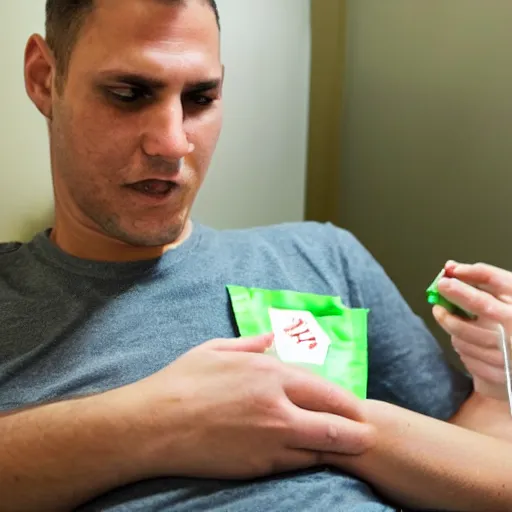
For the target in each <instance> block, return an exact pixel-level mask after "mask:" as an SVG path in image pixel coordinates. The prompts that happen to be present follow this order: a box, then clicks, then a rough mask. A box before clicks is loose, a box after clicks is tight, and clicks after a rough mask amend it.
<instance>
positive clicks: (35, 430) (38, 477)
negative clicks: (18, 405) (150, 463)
mask: <svg viewBox="0 0 512 512" xmlns="http://www.w3.org/2000/svg"><path fill="white" fill-rule="evenodd" d="M128 398H129V397H126V396H125V395H123V392H122V391H121V390H115V391H111V392H109V393H105V394H103V395H98V396H95V397H88V398H83V399H78V400H71V401H66V402H58V403H54V404H50V405H46V406H42V407H37V408H34V409H28V410H23V411H20V412H13V413H10V414H3V415H2V416H0V496H1V503H2V506H1V509H2V511H4V512H10V511H16V512H22V511H37V512H45V511H49V512H50V511H51V512H58V511H69V510H71V509H73V508H74V507H76V506H78V505H79V504H82V503H84V502H86V501H87V500H89V499H90V498H92V497H94V496H97V495H99V494H102V493H103V492H106V491H108V490H110V489H112V488H114V487H116V486H119V485H123V484H126V483H129V482H130V481H133V480H137V479H139V478H143V477H144V476H145V475H144V469H145V468H144V467H143V461H144V459H145V457H144V455H145V454H143V453H142V450H143V443H141V442H140V441H141V432H140V430H139V431H138V430H137V428H136V427H135V426H134V424H133V423H134V422H133V420H132V415H131V414H129V413H128V412H127V411H128V410H129V407H128V402H127V401H128ZM125 403H126V407H125Z"/></svg>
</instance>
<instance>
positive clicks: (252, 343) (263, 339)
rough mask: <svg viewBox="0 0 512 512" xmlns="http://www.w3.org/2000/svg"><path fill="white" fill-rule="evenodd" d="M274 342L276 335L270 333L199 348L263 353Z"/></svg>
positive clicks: (219, 341)
mask: <svg viewBox="0 0 512 512" xmlns="http://www.w3.org/2000/svg"><path fill="white" fill-rule="evenodd" d="M273 340H274V335H273V334H272V333H269V334H262V335H260V336H252V337H246V338H233V339H219V340H212V341H207V342H206V343H204V344H203V345H201V346H200V347H198V348H200V349H201V350H203V349H204V350H220V351H232V352H254V353H263V352H265V350H267V349H268V348H269V347H270V346H271V345H272V342H273Z"/></svg>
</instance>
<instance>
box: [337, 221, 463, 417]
mask: <svg viewBox="0 0 512 512" xmlns="http://www.w3.org/2000/svg"><path fill="white" fill-rule="evenodd" d="M334 229H335V230H336V234H337V240H338V243H339V244H340V252H341V257H342V265H343V272H344V277H345V279H346V280H347V285H348V290H349V295H350V302H351V305H352V307H365V308H368V309H370V313H369V317H368V357H369V380H368V397H369V398H373V399H376V400H382V401H386V402H391V403H394V404H396V405H399V406H402V407H405V408H407V409H410V410H413V411H416V412H419V413H422V414H426V415H428V416H432V417H434V418H438V419H443V420H446V419H448V418H450V417H451V416H452V415H453V414H454V413H455V412H456V411H457V410H458V409H459V407H460V406H461V404H462V403H463V402H464V400H465V399H466V398H467V397H468V396H469V394H470V393H471V390H472V381H471V378H470V377H468V376H467V375H466V374H464V373H462V372H461V371H459V370H458V369H456V368H455V367H454V366H452V365H451V364H450V363H449V362H448V361H447V359H446V358H445V356H444V354H443V351H442V349H441V347H440V346H439V344H438V342H437V341H436V340H435V338H434V337H433V336H432V334H431V333H430V332H429V330H428V329H427V327H426V325H425V323H424V322H423V320H421V319H420V318H419V317H418V316H417V315H415V314H414V313H413V312H412V310H411V309H410V307H409V306H408V304H407V303H406V301H405V300H404V298H403V297H402V295H401V294H400V292H399V291H398V289H397V287H396V286H395V285H394V284H393V282H392V281H391V279H390V278H389V277H388V275H387V274H386V272H385V271H384V269H383V268H382V266H381V265H380V264H379V263H378V262H377V261H376V260H375V259H374V258H373V256H372V255H371V254H370V253H369V252H368V250H366V248H365V247H364V246H363V245H362V244H361V243H360V242H359V241H358V240H357V239H356V238H355V237H354V236H353V235H351V234H350V233H348V232H346V231H344V230H341V229H337V228H334Z"/></svg>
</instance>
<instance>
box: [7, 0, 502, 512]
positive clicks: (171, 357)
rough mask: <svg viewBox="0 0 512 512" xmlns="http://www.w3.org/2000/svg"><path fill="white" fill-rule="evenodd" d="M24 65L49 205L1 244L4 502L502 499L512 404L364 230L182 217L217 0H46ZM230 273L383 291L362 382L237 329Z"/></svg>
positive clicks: (208, 109) (213, 126)
mask: <svg viewBox="0 0 512 512" xmlns="http://www.w3.org/2000/svg"><path fill="white" fill-rule="evenodd" d="M25 80H26V88H27V92H28V95H29V96H30V98H31V100H32V101H33V103H34V104H35V106H36V107H37V108H38V109H39V110H40V112H41V113H42V114H43V115H44V116H45V118H46V119H47V122H48V129H49V134H50V148H51V161H52V176H53V182H54V191H55V225H54V226H53V228H52V229H51V230H48V231H47V232H45V233H41V234H39V235H37V236H36V237H35V238H34V240H32V242H30V243H29V244H25V245H21V244H4V245H3V246H1V253H2V254H1V256H0V301H1V302H0V304H1V305H2V308H1V310H0V315H1V316H0V340H1V345H0V347H1V348H0V408H1V410H2V411H4V412H3V414H2V416H0V440H1V441H0V474H1V475H2V477H1V478H0V496H2V510H6V511H11V510H12V511H25V510H37V511H39V512H41V511H47V510H48V511H53V512H55V511H59V510H63V511H66V510H72V509H77V510H80V511H93V510H102V511H107V510H144V511H152V510H173V511H187V510H232V511H242V510H253V511H258V510H273V511H274V510H308V511H309V510H339V511H343V512H350V511H366V512H370V511H391V510H395V509H396V507H397V506H399V505H403V506H409V507H415V508H421V509H442V510H459V511H461V510H491V509H492V510H504V509H507V508H509V506H510V505H511V503H512V496H511V493H512V491H511V490H510V489H508V488H506V487H505V484H503V475H505V474H506V473H507V470H508V471H509V470H510V469H511V468H510V464H511V463H510V462H508V461H509V460H512V458H511V457H509V456H507V457H503V458H499V457H498V458H496V457H495V456H493V455H490V454H495V453H499V455H500V456H502V455H506V454H507V453H508V452H507V450H508V451H510V450H511V448H510V446H509V445H508V444H507V442H505V441H500V440H498V439H494V438H491V437H488V436H486V435H485V431H486V426H485V425H483V426H482V422H481V421H480V420H481V419H482V417H483V415H485V414H487V415H490V416H489V418H490V420H491V421H492V422H493V423H494V425H495V426H498V427H499V426H500V424H501V423H500V422H504V421H505V420H504V419H503V418H504V411H505V412H506V408H505V407H502V405H501V403H500V404H497V403H496V402H493V401H490V400H489V399H486V398H485V397H483V396H479V395H476V394H473V395H471V384H470V381H469V380H468V379H467V378H466V377H465V376H463V375H461V374H459V373H458V372H456V371H455V370H453V369H451V368H450V367H449V366H448V365H447V364H446V363H445V361H444V359H443V358H442V355H441V352H440V350H439V348H438V347H437V345H436V344H435V341H434V340H433V339H432V337H431V336H430V335H429V333H428V332H427V331H426V329H425V328H424V326H423V324H422V323H421V321H420V320H419V319H418V318H417V317H415V316H414V315H413V314H412V312H411V311H410V310H409V308H408V307H407V305H406V304H405V302H404V301H403V299H402V298H401V297H400V295H399V293H398V291H397V290H396V288H395V287H394V286H393V285H392V283H391V282H390V280H389V279H388V278H387V276H386V275H385V274H384V272H383V270H382V269H381V268H380V267H379V266H378V264H377V263H376V262H375V261H374V260H373V259H372V257H371V256H370V255H369V254H368V253H367V252H366V251H365V250H364V248H363V247H361V245H360V244H359V243H358V242H357V241H356V240H355V239H354V238H353V237H352V236H351V235H349V234H348V233H346V232H344V231H342V230H339V229H336V228H334V227H333V226H330V225H325V226H324V225H317V224H297V225H285V226H276V227H271V228H261V229H253V230H248V231H238V232H217V231H215V230H212V229H208V228H206V227H203V226H200V225H198V224H193V223H192V222H191V221H190V219H189V214H190V209H191V206H192V203H193V200H194V197H195V195H196V193H197V191H198V189H199V187H200V185H201V182H202V180H203V178H204V175H205V173H206V170H207V168H208V166H209V163H210V159H211V157H212V154H213V151H214V148H215V144H216V141H217V138H218V135H219V132H220V128H221V120H222V81H223V69H222V65H221V61H220V55H219V26H218V16H217V11H216V6H215V2H214V1H213V0H183V1H178V0H79V1H77V0H75V1H74V2H70V1H66V0H48V1H47V38H46V41H45V40H43V39H42V38H41V37H39V36H37V35H35V36H33V37H31V38H30V40H29V42H28V44H27V49H26V55H25ZM270 121H271V120H270ZM241 172H243V170H241ZM231 283H235V284H240V285H243V286H258V287H262V288H271V289H291V290H296V291H306V292H311V293H316V294H329V295H336V296H341V298H342V299H343V301H344V302H345V303H346V304H347V305H349V306H352V307H368V308H370V309H371V318H370V322H369V345H370V346H369V361H370V377H369V398H370V399H369V400H367V401H360V400H357V399H356V398H355V397H353V396H351V395H350V394H348V393H345V392H344V391H343V390H341V389H339V388H338V387H336V386H334V385H331V384H329V383H328V382H325V381H323V380H321V379H320V378H317V377H315V376H313V375H311V374H310V373H308V372H305V371H300V370H299V369H297V368H295V367H293V366H291V365H285V364H283V363H280V362H278V361H277V360H275V359H273V358H270V357H269V356H267V355H264V354H263V352H264V351H265V349H266V348H268V346H269V344H270V343H271V342H272V339H271V336H260V337H257V338H252V339H234V338H236V336H237V329H236V325H235V324H234V321H233V318H232V313H231V307H230V303H229V298H228V296H227V292H226V285H227V284H231ZM207 340H210V341H207ZM462 404H463V405H462ZM461 405H462V407H461ZM398 406H403V407H406V408H408V409H412V410H413V411H416V412H411V411H408V410H406V409H402V408H400V407H398ZM418 413H423V414H425V415H427V416H432V417H434V418H437V419H432V418H429V417H427V416H423V415H421V414H418ZM448 419H450V421H451V422H452V423H454V424H451V423H448V422H444V421H440V420H448ZM457 424H458V425H460V426H457ZM461 426H462V427H464V428H461ZM471 429H475V430H476V429H479V430H481V431H482V432H483V433H478V432H472V431H471ZM498 430H499V433H498V435H499V436H502V437H506V434H507V432H506V428H505V427H503V429H498ZM482 453H483V454H486V455H482ZM477 458H478V459H477ZM476 460H478V468H476V467H473V466H472V464H474V463H475V461H476ZM350 475H352V476H350ZM365 482H369V484H367V483H365ZM370 485H372V487H370ZM394 503H397V505H394Z"/></svg>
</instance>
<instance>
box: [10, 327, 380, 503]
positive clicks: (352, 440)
mask: <svg viewBox="0 0 512 512" xmlns="http://www.w3.org/2000/svg"><path fill="white" fill-rule="evenodd" d="M271 341H272V338H271V337H269V336H258V337H255V338H238V339H235V340H213V341H211V342H207V343H204V344H203V345H202V346H199V347H196V348H194V349H192V350H191V351H189V352H188V353H186V354H184V355H183V356H181V357H180V358H178V359H177V360H176V361H174V362H173V363H171V364H170V365H169V366H167V367H166V368H164V369H163V370H161V371H159V372H157V373H155V374H154V375H151V376H149V377H147V378H145V379H143V380H141V381H139V382H136V383H134V384H130V385H128V386H125V387H123V388H119V389H117V390H113V391H108V392H106V393H104V394H102V395H97V396H94V397H89V398H83V399H77V400H72V401H66V402H59V403H55V404H52V405H46V406H42V407H36V408H33V409H27V410H24V411H19V412H15V413H11V414H5V415H3V416H0V496H1V509H2V512H11V511H13V512H14V511H16V512H25V511H37V512H46V511H48V512H50V511H51V512H60V511H69V510H71V509H74V508H76V507H77V506H79V505H81V504H83V503H85V502H87V501H89V500H90V499H91V498H94V497H96V496H99V495H101V494H103V493H105V492H107V491H110V490H112V489H114V488H116V487H119V486H122V485H125V484H129V483H131V482H134V481H139V480H144V479H149V478H155V477H165V476H170V477H172V476H179V477H192V478H194V477H197V478H226V479H247V478H254V477H261V476H267V475H269V474H273V473H278V472H283V471H284V472H286V471H292V470H297V469H303V468H307V467H312V466H315V465H317V464H318V458H319V455H318V454H319V453H321V452H324V451H330V452H332V451H333V450H335V451H337V452H339V453H349V454H356V453H361V452H362V451H364V450H365V449H367V448H368V447H369V446H370V445H371V444H373V439H374V432H373V428H371V427H369V426H368V425H366V424H365V423H364V421H363V412H364V411H363V408H364V403H362V402H361V401H360V400H358V399H357V398H355V397H354V396H353V395H351V394H350V393H346V392H344V391H343V390H342V389H341V388H339V387H338V386H336V385H334V384H332V383H330V382H327V381H325V380H324V379H322V378H320V377H318V376H316V375H313V374H311V373H309V372H306V371H305V370H300V369H297V368H294V367H292V366H290V365H286V364H284V363H280V362H279V361H277V360H276V359H274V358H271V357H268V356H267V355H263V354H260V353H259V352H264V351H265V349H267V348H268V346H269V344H270V343H271ZM333 433H334V434H336V435H334V434H333ZM247 439H251V441H252V442H251V443H247ZM212 440H214V442H212Z"/></svg>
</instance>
